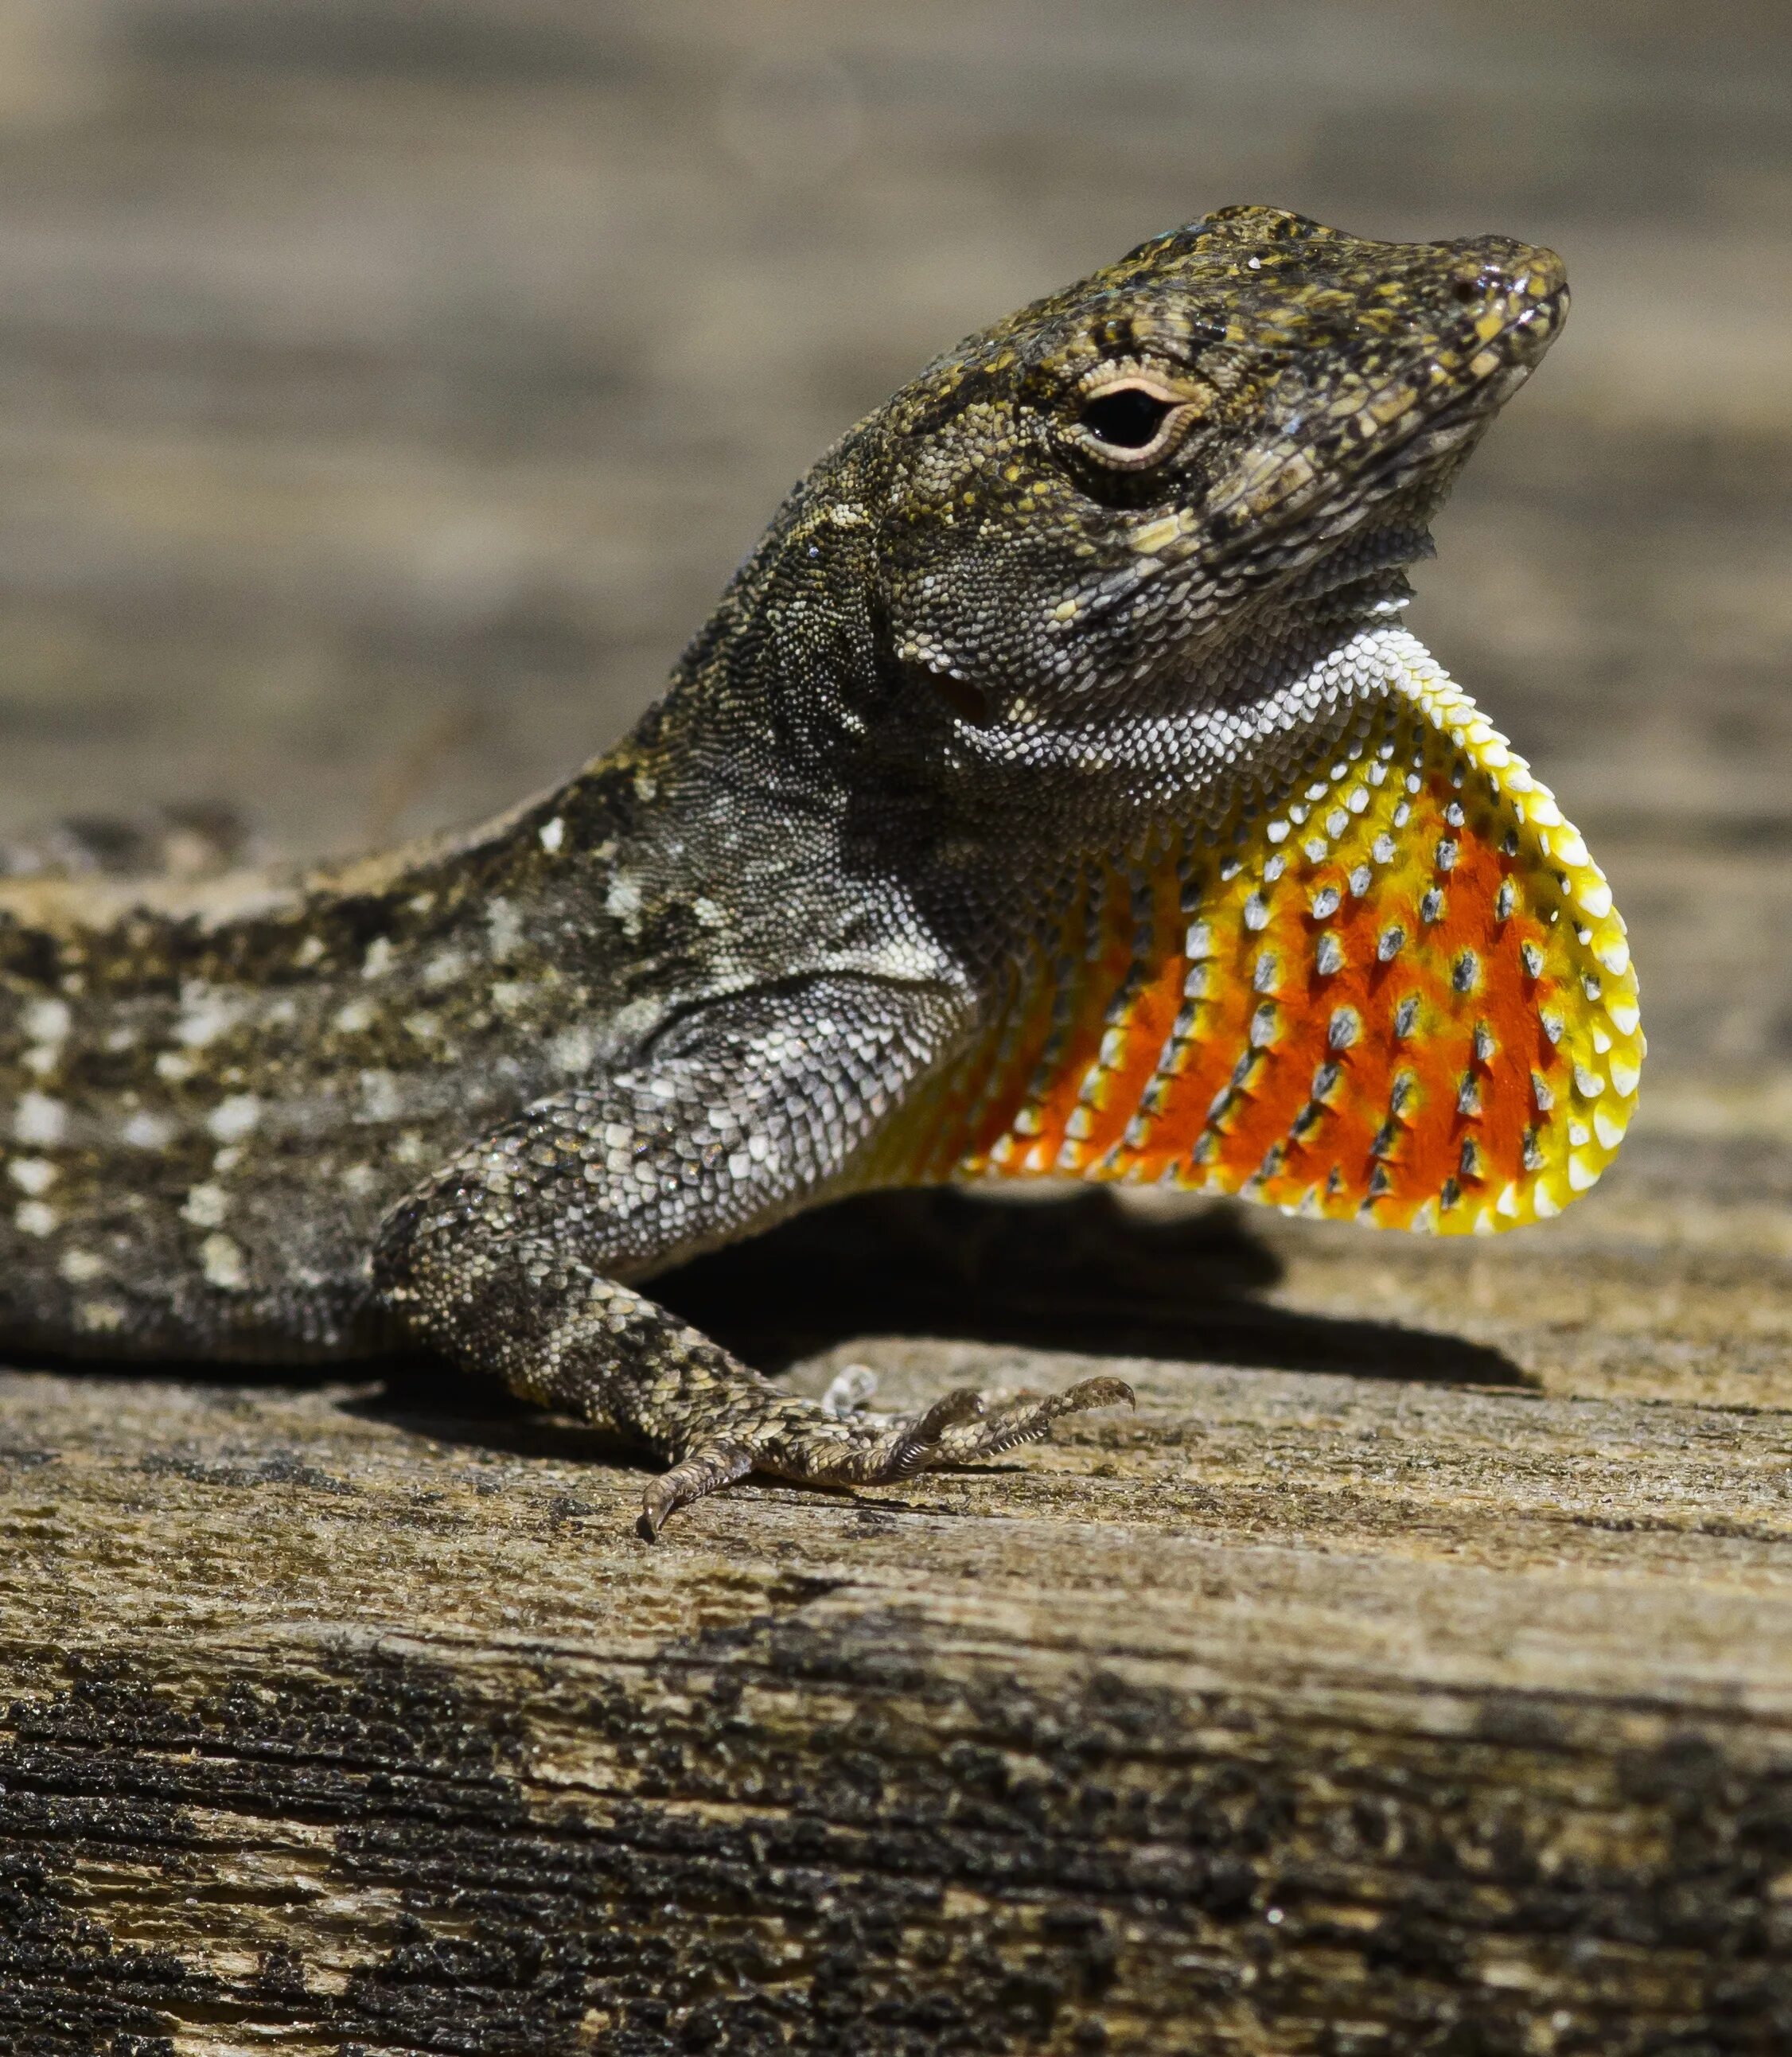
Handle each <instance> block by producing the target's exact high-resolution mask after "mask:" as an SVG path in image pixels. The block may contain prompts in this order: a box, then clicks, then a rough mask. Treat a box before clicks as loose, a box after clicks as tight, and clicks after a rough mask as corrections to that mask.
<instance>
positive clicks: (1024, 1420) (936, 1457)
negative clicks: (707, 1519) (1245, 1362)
mask: <svg viewBox="0 0 1792 2057" xmlns="http://www.w3.org/2000/svg"><path fill="white" fill-rule="evenodd" d="M854 1385H855V1386H861V1387H862V1381H854ZM862 1390H863V1397H869V1390H868V1388H862ZM830 1397H831V1398H833V1397H835V1396H834V1395H833V1394H832V1393H831V1394H830ZM836 1404H838V1402H836ZM1137 1404H1138V1403H1137V1401H1136V1399H1135V1398H1134V1396H1133V1392H1132V1387H1131V1386H1130V1385H1128V1384H1127V1383H1126V1381H1124V1379H1120V1378H1085V1379H1084V1380H1082V1381H1080V1383H1079V1384H1077V1385H1072V1386H1068V1387H1067V1388H1066V1389H1064V1391H1063V1392H1062V1393H1050V1394H1047V1395H1045V1396H1043V1397H1042V1396H1041V1395H1040V1394H1038V1393H1029V1392H1018V1393H1002V1394H1000V1395H992V1396H989V1397H985V1395H984V1394H982V1393H977V1392H976V1391H973V1389H971V1388H969V1387H968V1386H960V1387H958V1388H957V1389H954V1390H953V1391H952V1392H950V1393H946V1394H943V1395H942V1397H940V1398H939V1399H938V1400H936V1401H934V1404H933V1405H932V1406H931V1407H930V1408H928V1409H927V1410H926V1413H922V1414H917V1415H911V1416H908V1417H894V1419H893V1418H891V1417H871V1418H870V1419H869V1420H867V1419H866V1417H865V1416H864V1415H862V1413H855V1412H847V1411H844V1410H842V1411H841V1412H839V1413H836V1412H834V1411H832V1410H825V1411H824V1409H823V1408H822V1407H817V1406H815V1405H814V1404H813V1403H812V1402H807V1401H803V1402H790V1401H786V1402H785V1404H784V1405H783V1407H781V1408H780V1409H779V1418H778V1419H777V1420H776V1421H775V1422H773V1423H771V1424H770V1425H767V1427H765V1428H763V1429H760V1430H759V1432H758V1433H756V1434H754V1433H751V1432H749V1433H748V1434H747V1435H746V1436H743V1437H739V1438H738V1439H736V1440H723V1439H720V1438H719V1439H718V1440H717V1441H714V1442H710V1443H705V1444H703V1445H700V1447H699V1448H698V1449H695V1450H693V1451H692V1453H691V1454H690V1455H689V1456H688V1457H684V1458H683V1459H681V1460H680V1462H679V1463H677V1464H675V1465H674V1466H673V1467H672V1469H671V1470H670V1471H669V1472H666V1473H665V1474H664V1476H662V1477H660V1478H656V1479H655V1480H653V1482H652V1484H651V1485H649V1486H648V1488H647V1490H646V1492H644V1494H643V1496H642V1500H641V1512H640V1521H639V1523H638V1524H637V1527H638V1528H639V1531H640V1534H641V1536H643V1537H644V1539H645V1540H647V1541H648V1542H652V1540H653V1539H654V1538H655V1537H656V1536H657V1535H658V1534H659V1532H660V1530H661V1529H662V1528H664V1526H665V1525H666V1523H667V1521H668V1520H669V1519H670V1518H671V1516H672V1515H673V1514H675V1513H676V1512H677V1511H678V1509H679V1508H681V1507H688V1505H689V1504H691V1502H692V1500H701V1499H703V1498H704V1497H705V1496H707V1495H708V1494H709V1493H712V1492H717V1491H718V1490H720V1488H722V1487H723V1486H725V1485H732V1484H735V1481H736V1480H739V1479H743V1478H744V1477H745V1476H747V1473H748V1472H755V1471H756V1472H767V1473H769V1474H771V1475H772V1476H775V1477H779V1478H787V1479H794V1480H798V1481H799V1482H800V1483H802V1484H807V1485H833V1486H854V1485H890V1484H896V1483H897V1482H898V1481H899V1480H903V1479H908V1478H913V1477H914V1476H915V1475H916V1474H917V1473H918V1472H924V1471H934V1470H937V1469H938V1468H940V1467H941V1466H942V1465H946V1464H971V1463H974V1462H975V1461H977V1459H979V1458H982V1457H996V1456H999V1455H1000V1454H1001V1453H1002V1452H1003V1451H1005V1450H1012V1449H1015V1448H1016V1447H1017V1445H1020V1444H1022V1443H1031V1442H1036V1441H1038V1440H1039V1439H1040V1438H1041V1437H1043V1436H1045V1435H1048V1434H1049V1433H1050V1431H1051V1426H1052V1424H1053V1422H1054V1421H1057V1420H1059V1419H1060V1418H1061V1417H1063V1416H1064V1415H1066V1414H1076V1413H1083V1412H1084V1410H1086V1409H1089V1408H1092V1407H1114V1406H1120V1405H1125V1406H1128V1407H1132V1406H1136V1405H1137Z"/></svg>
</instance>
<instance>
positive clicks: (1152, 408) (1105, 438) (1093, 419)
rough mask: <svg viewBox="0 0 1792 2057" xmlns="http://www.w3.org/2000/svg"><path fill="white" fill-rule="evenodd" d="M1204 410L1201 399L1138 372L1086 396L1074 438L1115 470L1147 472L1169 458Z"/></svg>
mask: <svg viewBox="0 0 1792 2057" xmlns="http://www.w3.org/2000/svg"><path fill="white" fill-rule="evenodd" d="M1199 411H1200V409H1199V405H1198V404H1197V402H1196V400H1195V397H1194V396H1193V395H1192V394H1188V393H1185V392H1177V391H1176V390H1174V389H1172V387H1170V386H1164V385H1160V384H1159V382H1157V381H1156V379H1152V378H1150V377H1148V376H1140V375H1138V374H1136V373H1135V374H1134V375H1132V377H1130V378H1121V379H1114V378H1112V376H1111V375H1110V378H1109V379H1108V382H1106V383H1104V384H1102V385H1100V386H1096V387H1094V388H1093V390H1091V391H1089V392H1088V393H1086V394H1084V396H1083V399H1082V402H1081V404H1080V406H1078V408H1077V410H1076V414H1075V415H1074V417H1073V418H1072V422H1071V426H1070V439H1071V441H1072V442H1073V443H1074V444H1075V445H1076V447H1077V448H1078V449H1079V450H1081V451H1082V452H1083V453H1084V454H1085V455H1086V456H1088V457H1092V458H1096V459H1097V460H1098V461H1099V462H1100V464H1101V465H1102V466H1104V469H1106V470H1109V471H1142V470H1145V469H1146V468H1147V466H1151V465H1154V464H1156V463H1157V462H1158V461H1159V460H1160V458H1166V457H1168V455H1169V454H1170V453H1171V451H1172V450H1174V449H1175V448H1176V445H1177V444H1178V443H1179V442H1181V440H1182V435H1183V430H1185V429H1186V428H1187V426H1189V424H1190V423H1191V422H1193V420H1194V419H1195V416H1196V415H1197V414H1199Z"/></svg>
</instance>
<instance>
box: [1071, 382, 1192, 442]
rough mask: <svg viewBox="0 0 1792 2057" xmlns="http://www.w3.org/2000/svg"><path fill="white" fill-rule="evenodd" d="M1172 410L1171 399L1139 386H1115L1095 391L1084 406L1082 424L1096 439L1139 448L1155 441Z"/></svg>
mask: <svg viewBox="0 0 1792 2057" xmlns="http://www.w3.org/2000/svg"><path fill="white" fill-rule="evenodd" d="M1174 412H1175V402H1173V401H1169V400H1164V399H1160V398H1159V397H1158V395H1157V394H1155V393H1148V392H1147V391H1146V390H1145V389H1144V386H1116V387H1115V388H1114V389H1113V390H1112V392H1108V393H1097V394H1096V396H1095V398H1093V399H1092V400H1091V401H1090V402H1089V403H1088V406H1085V407H1084V410H1083V426H1084V428H1085V429H1087V430H1088V432H1089V434H1091V435H1092V436H1093V437H1094V438H1095V439H1096V442H1104V443H1112V445H1113V446H1114V447H1115V448H1116V450H1144V448H1145V447H1146V446H1148V444H1151V443H1154V442H1156V440H1157V438H1158V434H1159V432H1160V430H1162V428H1163V426H1164V422H1166V421H1167V420H1168V418H1169V417H1170V415H1171V414H1172V413H1174Z"/></svg>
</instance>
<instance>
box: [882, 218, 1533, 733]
mask: <svg viewBox="0 0 1792 2057" xmlns="http://www.w3.org/2000/svg"><path fill="white" fill-rule="evenodd" d="M1567 299H1568V295H1567V287H1566V283H1565V279H1564V270H1563V267H1562V264H1561V261H1560V259H1559V258H1557V257H1556V256H1555V255H1554V253H1553V252H1549V251H1547V250H1540V249H1533V248H1528V247H1527V246H1526V245H1524V244H1520V243H1516V242H1512V241H1510V240H1507V239H1505V238H1503V237H1497V236H1483V237H1477V238H1474V239H1472V240H1463V241H1457V242H1448V243H1378V242H1371V241H1367V240H1364V239H1362V238H1361V237H1358V236H1347V235H1345V234H1342V233H1341V232H1338V231H1337V230H1334V229H1330V228H1322V227H1321V226H1320V225H1319V224H1318V223H1316V222H1313V221H1309V220H1306V219H1304V218H1303V217H1302V216H1298V215H1294V214H1288V213H1284V212H1280V211H1279V210H1277V209H1275V208H1263V207H1235V208H1225V209H1223V210H1222V211H1221V212H1219V213H1217V214H1213V215H1210V216H1207V217H1206V218H1205V219H1204V220H1200V221H1198V222H1195V223H1194V224H1191V225H1190V226H1189V227H1187V228H1180V229H1177V230H1176V231H1174V232H1172V233H1170V234H1168V235H1165V236H1158V237H1156V238H1155V239H1154V240H1152V241H1151V242H1148V243H1145V244H1141V245H1140V247H1139V248H1137V249H1136V250H1134V251H1133V252H1131V254H1130V255H1128V256H1125V257H1124V258H1122V259H1121V260H1120V261H1119V262H1118V263H1117V264H1112V265H1110V266H1108V268H1106V269H1105V270H1104V271H1098V272H1096V274H1095V275H1093V276H1092V277H1091V278H1088V279H1084V280H1083V281H1082V282H1081V283H1080V284H1077V285H1075V286H1072V287H1069V288H1068V289H1067V290H1066V291H1063V292H1061V293H1058V294H1056V295H1053V296H1052V297H1050V298H1049V299H1044V300H1041V301H1039V302H1037V303H1034V304H1033V306H1031V307H1025V308H1023V309H1022V310H1021V311H1020V312H1019V313H1017V314H1015V315H1012V316H1010V317H1009V319H1006V320H1005V321H1002V322H1000V323H997V324H996V325H995V327H993V328H990V329H988V330H985V331H983V332H982V333H981V334H980V335H975V336H973V337H971V338H969V339H967V340H966V341H965V343H962V344H961V345H960V346H959V347H958V348H957V349H956V350H954V351H951V352H950V353H948V354H947V355H946V356H944V357H942V358H941V359H938V361H937V362H936V363H934V365H932V366H930V367H929V368H928V370H927V371H926V372H925V373H923V375H922V377H921V378H920V379H918V380H917V381H916V382H914V384H913V385H912V386H910V387H908V388H907V389H906V390H904V391H903V392H902V393H901V394H898V395H897V397H896V398H895V399H894V401H893V402H891V403H890V406H889V407H888V408H886V410H883V412H882V414H881V415H879V416H878V417H874V418H873V419H874V423H875V424H876V425H877V430H878V435H879V440H880V442H881V450H880V453H879V454H880V458H881V462H880V463H879V464H878V466H877V469H878V470H880V471H881V472H882V474H883V476H882V478H881V479H880V480H879V481H878V484H879V486H881V491H880V492H879V493H878V495H877V497H876V499H875V500H874V501H873V505H874V508H878V509H880V511H879V512H878V514H877V515H876V517H875V518H876V521H877V544H876V547H877V554H878V568H879V573H880V579H881V584H882V598H883V603H884V606H885V608H886V619H887V622H888V635H889V641H890V650H891V652H892V654H893V656H894V660H895V662H896V664H898V666H899V667H900V668H901V669H902V672H903V673H904V675H905V676H906V677H908V678H910V679H911V680H914V681H915V682H916V683H918V684H931V685H932V687H933V688H934V690H935V692H937V693H938V696H940V697H941V698H942V700H944V701H945V702H946V704H947V705H948V706H949V707H951V708H952V709H953V712H954V713H955V715H957V717H958V719H959V732H960V739H961V744H962V745H963V746H964V747H965V748H967V749H968V751H969V754H970V755H972V756H973V758H975V757H981V758H989V757H991V756H994V757H997V758H1004V757H1009V756H1012V755H1014V754H1015V753H1016V752H1017V751H1018V752H1019V753H1020V754H1021V755H1023V756H1032V755H1035V754H1036V752H1037V751H1038V750H1039V749H1040V748H1041V747H1042V746H1043V745H1044V744H1045V741H1046V739H1047V738H1048V737H1055V738H1056V739H1057V740H1058V741H1059V743H1061V744H1064V743H1070V744H1072V747H1074V740H1075V739H1076V738H1078V737H1079V736H1082V737H1088V736H1090V735H1099V734H1100V733H1102V732H1108V734H1109V735H1110V736H1111V732H1112V724H1113V723H1114V722H1115V721H1116V717H1124V715H1125V713H1126V712H1127V711H1129V710H1131V711H1147V710H1154V711H1164V710H1165V709H1172V708H1173V709H1179V710H1180V711H1183V713H1185V714H1186V715H1188V716H1190V717H1191V718H1192V719H1196V720H1199V718H1200V717H1201V716H1202V715H1203V714H1204V713H1206V712H1207V711H1209V709H1210V707H1211V711H1213V712H1215V713H1218V714H1220V715H1222V716H1223V715H1225V714H1226V712H1227V707H1231V706H1235V704H1236V702H1237V700H1238V698H1239V695H1240V694H1241V693H1248V692H1250V691H1251V690H1252V688H1251V683H1250V682H1249V681H1247V680H1243V679H1242V678H1241V677H1240V676H1239V674H1238V672H1237V668H1236V667H1235V666H1230V665H1228V664H1227V660H1226V652H1227V648H1228V646H1229V645H1232V644H1236V643H1237V642H1239V640H1242V639H1243V638H1245V637H1248V640H1249V642H1250V644H1251V648H1252V649H1253V651H1255V652H1262V651H1263V650H1264V649H1265V648H1271V647H1273V646H1274V645H1275V643H1276V641H1277V640H1278V638H1279V637H1284V638H1287V637H1291V638H1294V639H1296V640H1299V641H1300V642H1302V644H1304V645H1306V647H1309V648H1310V647H1311V645H1312V644H1313V643H1314V640H1315V638H1317V639H1318V640H1320V641H1321V642H1322V641H1323V640H1325V639H1326V638H1327V637H1331V638H1333V639H1334V640H1335V639H1337V638H1341V637H1342V636H1345V635H1347V634H1348V633H1349V632H1350V631H1351V630H1352V629H1353V628H1357V627H1359V626H1361V625H1362V624H1364V623H1366V622H1369V621H1372V620H1376V619H1378V618H1386V617H1387V616H1390V615H1393V614H1395V613H1397V612H1398V609H1399V608H1400V607H1401V605H1402V604H1404V602H1405V599H1406V597H1407V596H1408V591H1407V588H1406V586H1405V581H1404V578H1403V576H1402V571H1401V568H1402V566H1403V565H1405V564H1406V563H1407V562H1409V561H1411V560H1412V559H1413V558H1415V557H1421V556H1424V555H1427V554H1429V549H1430V542H1429V537H1428V535H1427V533H1426V528H1425V524H1426V521H1427V518H1428V517H1429V514H1430V513H1431V512H1432V510H1433V509H1434V508H1435V506H1436V505H1437V502H1438V501H1439V500H1440V499H1441V497H1442V496H1443V493H1445V490H1446V489H1447V488H1448V486H1449V482H1450V481H1451V479H1452V478H1453V476H1454V474H1455V473H1456V471H1457V469H1458V468H1459V467H1460V466H1461V463H1462V462H1463V460H1464V458H1465V457H1466V455H1467V454H1468V452H1469V450H1470V449H1471V448H1472V446H1473V443H1474V442H1475V441H1476V439H1477V437H1478V436H1479V434H1481V431H1482V430H1483V429H1485V426H1487V424H1488V422H1489V421H1490V420H1491V419H1492V418H1493V414H1495V413H1496V412H1497V410H1498V409H1499V408H1500V406H1501V405H1502V404H1503V403H1504V402H1505V401H1506V400H1507V399H1508V398H1509V397H1510V396H1511V394H1512V393H1513V392H1514V391H1515V390H1516V388H1517V387H1518V386H1519V385H1520V384H1521V383H1522V382H1523V381H1524V379H1525V378H1526V377H1527V376H1528V374H1529V372H1530V371H1531V370H1532V367H1534V366H1535V365H1536V363H1537V361H1538V359H1540V357H1541V355H1543V352H1544V350H1545V349H1546V348H1547V347H1548V343H1549V342H1550V340H1551V339H1552V336H1553V335H1555V333H1556V330H1557V329H1558V328H1559V327H1560V323H1561V320H1562V317H1563V315H1564V311H1565V309H1566V306H1567ZM1253 674H1254V677H1255V681H1256V684H1257V687H1258V688H1259V689H1267V688H1268V687H1269V685H1270V683H1271V682H1270V680H1269V679H1268V677H1267V675H1266V674H1265V672H1264V670H1263V667H1262V665H1261V664H1258V665H1256V666H1255V667H1254V668H1253ZM1216 703H1218V704H1216ZM972 730H980V731H982V734H981V735H980V736H978V735H971V734H970V733H969V731H972ZM1190 740H1191V739H1190V738H1187V737H1185V738H1183V745H1182V747H1183V755H1184V756H1185V757H1186V755H1187V743H1188V742H1189V741H1190Z"/></svg>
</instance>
